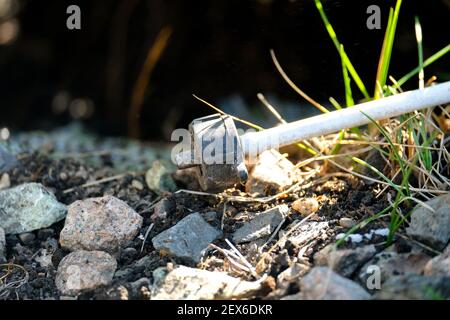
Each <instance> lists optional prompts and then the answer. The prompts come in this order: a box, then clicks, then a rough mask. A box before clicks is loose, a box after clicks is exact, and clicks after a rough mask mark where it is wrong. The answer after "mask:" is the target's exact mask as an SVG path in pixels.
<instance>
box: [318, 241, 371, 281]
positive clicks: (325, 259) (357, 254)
mask: <svg viewBox="0 0 450 320" xmlns="http://www.w3.org/2000/svg"><path fill="white" fill-rule="evenodd" d="M376 253H377V250H376V248H375V246H374V245H368V246H362V247H358V248H356V249H343V250H335V249H334V245H333V244H330V245H328V246H326V247H325V248H323V249H322V250H320V251H319V252H318V253H316V254H315V255H314V263H315V264H316V265H317V266H328V267H330V268H331V269H333V270H334V271H335V272H337V273H339V274H340V275H342V276H344V277H346V278H350V277H351V276H352V275H353V274H354V273H355V271H356V270H357V269H358V268H359V267H361V265H363V264H364V263H366V262H367V261H368V260H369V259H371V258H372V257H373V256H374V255H375V254H376Z"/></svg>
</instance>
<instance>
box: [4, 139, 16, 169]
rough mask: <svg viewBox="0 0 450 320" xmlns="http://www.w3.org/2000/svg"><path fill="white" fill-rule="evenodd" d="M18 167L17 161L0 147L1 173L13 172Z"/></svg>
mask: <svg viewBox="0 0 450 320" xmlns="http://www.w3.org/2000/svg"><path fill="white" fill-rule="evenodd" d="M16 165H17V159H16V157H15V156H14V155H12V154H11V153H9V152H8V150H6V149H5V148H4V147H3V146H2V145H0V173H2V172H6V171H9V170H11V169H12V168H14V167H15V166H16Z"/></svg>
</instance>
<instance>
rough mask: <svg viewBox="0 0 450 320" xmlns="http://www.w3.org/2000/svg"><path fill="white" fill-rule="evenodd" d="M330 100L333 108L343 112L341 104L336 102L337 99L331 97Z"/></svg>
mask: <svg viewBox="0 0 450 320" xmlns="http://www.w3.org/2000/svg"><path fill="white" fill-rule="evenodd" d="M328 100H330V103H331V104H332V105H333V107H334V108H335V109H336V110H342V107H341V105H340V104H339V102H337V101H336V99H334V98H333V97H330V98H329V99H328Z"/></svg>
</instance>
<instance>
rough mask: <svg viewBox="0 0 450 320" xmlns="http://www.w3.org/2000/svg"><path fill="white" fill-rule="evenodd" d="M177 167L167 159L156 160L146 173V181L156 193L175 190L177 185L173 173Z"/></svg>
mask: <svg viewBox="0 0 450 320" xmlns="http://www.w3.org/2000/svg"><path fill="white" fill-rule="evenodd" d="M175 170H176V168H175V167H174V165H173V164H171V163H169V162H167V161H160V160H156V161H154V162H153V164H152V167H151V168H150V169H149V170H148V171H147V173H146V174H145V182H146V183H147V186H148V187H149V189H150V190H152V191H154V192H155V193H158V194H160V193H162V192H174V191H176V190H177V186H176V184H175V182H174V181H173V178H172V176H171V174H172V173H173V172H175Z"/></svg>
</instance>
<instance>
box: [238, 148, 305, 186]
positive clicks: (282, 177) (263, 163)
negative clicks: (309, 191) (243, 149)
mask: <svg viewBox="0 0 450 320" xmlns="http://www.w3.org/2000/svg"><path fill="white" fill-rule="evenodd" d="M296 179H297V176H296V171H295V166H294V165H293V164H292V162H290V161H289V160H288V159H286V158H285V157H284V156H283V155H281V154H280V153H279V152H278V151H276V150H267V151H264V152H263V153H261V154H260V155H259V156H258V159H257V161H256V164H255V165H254V166H253V168H252V169H251V170H250V173H249V177H248V180H247V183H246V184H245V191H246V192H248V193H251V194H254V193H257V194H261V195H268V194H276V193H279V192H281V191H283V190H285V189H286V188H288V187H290V186H291V185H292V184H293V183H294V182H295V181H296Z"/></svg>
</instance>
